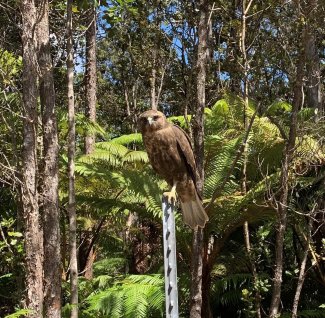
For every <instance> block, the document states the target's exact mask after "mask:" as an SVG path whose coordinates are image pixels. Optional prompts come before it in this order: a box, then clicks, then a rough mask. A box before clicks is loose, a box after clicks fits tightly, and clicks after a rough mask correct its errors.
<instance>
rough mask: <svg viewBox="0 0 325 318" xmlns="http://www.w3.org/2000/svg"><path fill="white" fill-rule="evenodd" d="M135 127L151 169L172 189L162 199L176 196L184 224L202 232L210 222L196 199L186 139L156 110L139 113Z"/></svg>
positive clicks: (188, 140) (196, 193) (182, 133)
mask: <svg viewBox="0 0 325 318" xmlns="http://www.w3.org/2000/svg"><path fill="white" fill-rule="evenodd" d="M138 124H139V129H140V131H141V133H142V136H143V141H144V145H145V148H146V150H147V153H148V157H149V161H150V163H151V166H152V168H153V169H154V171H155V172H156V173H157V174H159V175H160V176H161V177H163V178H164V179H165V180H166V181H167V183H168V184H169V185H170V186H171V187H172V189H171V191H170V192H165V193H164V196H166V197H167V198H168V201H169V202H171V201H172V200H175V201H176V192H177V195H178V197H179V199H180V204H181V209H182V214H183V221H184V223H185V224H187V225H189V226H190V227H191V228H192V229H195V228H197V227H198V226H199V227H201V228H203V227H204V226H205V223H206V222H207V221H208V220H209V218H208V215H207V214H206V212H205V210H204V208H203V205H202V200H201V198H200V196H199V195H198V191H197V186H196V164H195V159H194V154H193V149H192V146H191V142H190V139H189V137H188V135H187V134H186V133H185V132H184V131H183V130H182V129H181V128H180V127H178V126H176V125H173V124H171V123H169V122H168V121H167V119H166V117H165V115H164V114H163V113H161V112H159V111H156V110H148V111H146V112H144V113H142V114H141V115H140V117H139V121H138Z"/></svg>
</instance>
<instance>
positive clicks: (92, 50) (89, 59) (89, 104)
mask: <svg viewBox="0 0 325 318" xmlns="http://www.w3.org/2000/svg"><path fill="white" fill-rule="evenodd" d="M87 17H88V19H87V27H88V28H87V30H86V73H85V85H86V87H85V91H86V116H87V118H88V119H89V121H91V122H96V100H97V98H96V93H97V74H96V73H97V65H96V7H95V5H94V4H93V3H92V6H91V8H90V9H88V12H87ZM94 148H95V134H93V133H92V134H89V133H87V136H86V138H85V153H86V154H90V153H92V152H93V151H94ZM90 242H91V239H89V233H85V236H84V237H83V239H82V243H81V246H80V248H79V266H80V268H79V270H80V272H81V273H83V275H84V277H86V278H88V279H91V278H92V276H93V261H94V248H93V247H92V248H91V249H90V250H89V244H90ZM84 252H87V253H86V254H84ZM85 257H86V259H85Z"/></svg>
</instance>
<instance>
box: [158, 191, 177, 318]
mask: <svg viewBox="0 0 325 318" xmlns="http://www.w3.org/2000/svg"><path fill="white" fill-rule="evenodd" d="M174 208H175V205H174V204H169V203H168V200H167V198H166V197H164V196H163V198H162V209H163V213H164V215H163V240H164V267H165V297H166V318H178V289H177V261H176V235H175V213H174Z"/></svg>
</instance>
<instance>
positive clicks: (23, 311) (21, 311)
mask: <svg viewBox="0 0 325 318" xmlns="http://www.w3.org/2000/svg"><path fill="white" fill-rule="evenodd" d="M31 313H32V311H31V310H29V309H19V310H17V311H16V312H15V313H13V314H11V315H8V316H5V317H4V318H20V317H24V316H26V315H28V314H31Z"/></svg>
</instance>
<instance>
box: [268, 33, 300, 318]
mask: <svg viewBox="0 0 325 318" xmlns="http://www.w3.org/2000/svg"><path fill="white" fill-rule="evenodd" d="M302 34H304V32H302ZM301 42H302V43H303V39H302V41H301ZM303 77H304V52H303V49H302V48H301V49H300V54H299V58H298V62H297V72H296V82H295V86H294V99H293V107H292V115H291V122H290V132H289V137H288V140H287V142H286V146H285V149H284V153H283V160H282V169H281V177H280V186H281V189H280V195H279V201H278V202H276V206H277V222H276V230H277V232H276V242H275V270H274V278H273V290H272V299H271V305H270V312H269V316H270V318H276V317H278V315H279V305H280V301H281V286H282V271H283V246H284V236H285V232H286V226H287V210H288V209H287V206H288V189H289V185H288V182H289V166H290V163H291V161H292V158H293V152H294V147H295V142H296V133H297V115H298V111H299V109H300V108H301V106H302V101H303V95H302V94H303V93H302V92H303Z"/></svg>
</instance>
